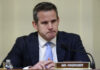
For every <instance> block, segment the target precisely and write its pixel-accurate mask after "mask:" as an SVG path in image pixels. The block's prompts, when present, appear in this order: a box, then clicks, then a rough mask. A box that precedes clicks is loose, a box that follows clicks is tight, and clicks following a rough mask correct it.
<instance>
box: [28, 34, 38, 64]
mask: <svg viewBox="0 0 100 70" xmlns="http://www.w3.org/2000/svg"><path fill="white" fill-rule="evenodd" d="M29 45H30V56H31V59H32V64H33V65H34V64H36V63H37V62H38V61H39V43H38V34H37V32H36V33H34V34H33V35H32V36H31V37H30V44H29Z"/></svg>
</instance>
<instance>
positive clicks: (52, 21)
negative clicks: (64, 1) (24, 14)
mask: <svg viewBox="0 0 100 70" xmlns="http://www.w3.org/2000/svg"><path fill="white" fill-rule="evenodd" d="M33 18H34V21H33V22H32V23H33V26H34V28H35V29H36V30H37V31H38V33H39V35H40V36H41V37H43V38H44V39H45V40H47V41H50V40H51V39H53V38H54V37H55V36H56V34H57V32H58V25H59V17H58V12H57V8H56V6H55V5H54V4H52V3H49V2H41V3H39V4H37V5H36V6H35V8H34V10H33Z"/></svg>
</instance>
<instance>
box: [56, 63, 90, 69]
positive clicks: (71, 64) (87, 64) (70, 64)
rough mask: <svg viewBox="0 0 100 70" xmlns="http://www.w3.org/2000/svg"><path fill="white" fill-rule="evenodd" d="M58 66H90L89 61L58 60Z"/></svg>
mask: <svg viewBox="0 0 100 70" xmlns="http://www.w3.org/2000/svg"><path fill="white" fill-rule="evenodd" d="M55 67H56V68H90V63H89V62H58V63H56V64H55Z"/></svg>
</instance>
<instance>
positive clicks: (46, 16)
mask: <svg viewBox="0 0 100 70" xmlns="http://www.w3.org/2000/svg"><path fill="white" fill-rule="evenodd" d="M37 17H38V20H52V19H57V14H56V12H55V11H54V10H49V11H40V12H38V14H37Z"/></svg>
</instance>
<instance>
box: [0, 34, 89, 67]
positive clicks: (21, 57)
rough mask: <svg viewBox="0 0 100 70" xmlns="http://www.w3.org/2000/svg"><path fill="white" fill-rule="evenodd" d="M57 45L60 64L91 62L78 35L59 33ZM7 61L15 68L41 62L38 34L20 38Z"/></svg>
mask: <svg viewBox="0 0 100 70" xmlns="http://www.w3.org/2000/svg"><path fill="white" fill-rule="evenodd" d="M56 43H57V58H58V61H59V62H62V61H89V58H88V56H87V54H86V52H85V49H84V47H83V45H82V42H81V39H80V37H79V36H78V35H76V34H72V33H65V32H58V34H57V42H56ZM6 59H10V60H11V63H12V64H13V66H14V67H15V68H16V67H17V68H19V67H26V66H32V65H34V64H36V63H37V62H38V61H39V42H38V33H37V32H35V33H31V34H30V35H29V36H23V37H19V38H18V39H17V40H16V43H15V44H14V46H13V48H12V50H11V51H10V53H9V54H8V56H7V57H6V58H5V60H6ZM5 60H4V61H5ZM1 66H2V65H1Z"/></svg>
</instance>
